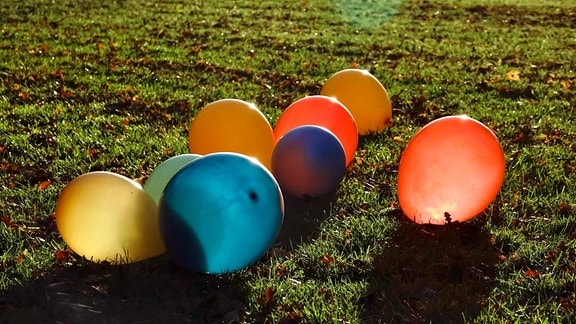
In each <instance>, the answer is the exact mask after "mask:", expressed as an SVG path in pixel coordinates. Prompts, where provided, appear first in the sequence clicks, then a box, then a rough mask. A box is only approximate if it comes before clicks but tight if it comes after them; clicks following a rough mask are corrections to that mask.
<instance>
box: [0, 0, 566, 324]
mask: <svg viewBox="0 0 576 324" xmlns="http://www.w3.org/2000/svg"><path fill="white" fill-rule="evenodd" d="M575 16H576V7H575V5H574V4H573V3H571V2H569V1H518V0H509V1H505V2H501V1H493V0H482V1H471V0H465V1H436V0H433V1H423V0H407V1H403V2H401V1H389V2H384V1H357V0H350V1H326V0H308V1H259V2H255V1H220V2H214V3H211V2H206V1H193V0H190V1H184V0H173V1H146V0H124V1H116V2H105V3H99V2H93V1H70V0H63V1H58V2H53V1H45V0H36V1H32V0H27V1H15V0H8V1H4V2H2V4H0V22H1V23H0V26H1V27H0V33H1V34H2V37H0V62H1V63H0V112H1V113H0V174H1V175H2V176H1V178H0V189H1V191H0V215H1V223H0V248H1V250H0V252H1V254H0V290H1V295H0V296H1V297H0V310H1V312H0V314H1V315H0V316H1V319H2V320H1V321H2V322H57V321H58V322H122V323H124V322H146V321H151V322H159V321H167V320H174V321H178V322H284V323H289V322H351V323H357V322H409V323H421V322H435V323H446V322H456V323H457V322H478V323H509V322H519V323H526V322H528V323H530V322H531V323H534V322H538V323H568V322H570V321H571V320H574V319H575V318H576V312H575V309H576V252H575V251H576V189H574V188H575V187H576V186H575V185H576V183H575V179H576V164H575V161H576V153H575V152H576V127H575V126H574V124H573V123H572V119H573V116H574V114H575V112H576V111H575V107H576V96H575V95H574V93H575V92H574V91H575V90H574V89H576V72H575V69H576V60H575V58H574V50H575V49H576V38H574V35H573V30H574V28H575V27H576V26H575V23H574V22H575V19H574V18H575ZM349 67H358V68H363V69H368V70H370V71H371V72H372V73H373V74H374V75H375V76H376V77H377V78H378V79H380V80H381V82H382V83H383V84H384V85H385V87H386V88H387V90H388V92H389V94H390V95H391V98H392V103H393V107H394V116H393V119H394V120H393V125H392V126H391V127H390V128H388V129H386V130H385V131H384V132H382V133H380V134H376V135H370V136H366V137H362V138H361V139H360V144H359V148H358V152H357V160H356V163H354V164H353V165H352V166H351V168H350V169H349V170H348V171H347V174H346V178H345V179H344V181H343V182H342V185H341V187H340V188H339V189H338V191H337V192H336V193H335V194H334V195H332V196H329V197H325V198H322V199H316V200H306V201H301V200H297V199H288V200H287V204H286V218H285V224H284V226H283V229H282V232H281V233H280V237H279V239H278V242H277V244H275V245H274V246H273V247H272V249H271V250H270V252H269V253H268V254H267V255H266V256H265V257H264V258H263V259H262V260H260V261H259V262H258V263H256V264H255V265H253V266H250V267H248V268H246V269H244V270H242V271H240V272H238V273H234V274H230V275H226V276H207V275H200V274H194V273H188V272H186V271H184V270H182V269H180V268H178V267H176V266H174V265H173V264H172V263H171V262H170V261H169V260H168V259H167V258H166V257H159V258H157V259H154V260H149V261H144V262H141V263H138V264H132V265H122V266H111V265H107V264H93V263H90V262H87V261H85V260H82V259H81V258H79V257H78V256H76V255H75V254H74V253H72V252H71V251H70V250H68V249H67V248H66V246H65V244H64V243H63V242H62V240H61V238H60V237H59V234H58V232H57V230H56V227H55V223H54V218H53V213H54V206H55V202H56V200H57V198H58V195H59V193H60V190H61V189H62V188H63V187H64V186H65V185H66V184H67V183H68V182H70V181H71V180H72V179H74V178H75V177H77V176H79V175H81V174H83V173H86V172H89V171H95V170H107V171H112V172H117V173H120V174H124V175H126V176H129V177H131V178H141V177H145V176H147V175H149V174H150V173H151V172H152V170H153V169H154V167H155V166H156V165H158V164H159V163H160V162H162V161H163V160H165V159H167V158H168V157H170V156H173V155H175V154H179V153H186V152H187V128H188V126H189V123H190V121H191V120H192V118H193V117H194V116H195V114H196V113H197V112H198V111H199V110H200V109H201V108H202V107H203V106H205V105H206V104H208V103H210V102H212V101H215V100H218V99H222V98H238V99H242V100H247V101H251V102H254V103H256V105H257V106H258V107H259V108H260V109H261V110H262V111H263V112H264V113H265V115H266V116H267V117H268V118H269V120H270V122H271V123H272V124H274V122H275V120H276V119H277V118H278V116H279V115H280V113H281V111H282V109H284V108H286V107H287V106H288V105H289V104H290V103H291V102H293V101H295V100H297V99H299V98H301V97H303V96H305V95H313V94H318V93H319V91H320V88H321V86H322V84H323V82H324V81H325V80H326V79H327V78H328V77H329V76H330V75H332V74H333V73H335V72H337V71H339V70H341V69H344V68H349ZM462 113H465V114H468V115H470V116H472V117H473V118H476V119H478V120H480V121H482V122H483V123H485V124H486V125H488V126H489V127H491V128H492V129H493V130H494V131H495V132H496V134H497V136H498V137H499V139H500V141H501V144H502V146H503V149H504V151H505V154H506V163H507V165H506V167H507V174H506V179H505V183H504V185H503V187H502V190H501V192H500V194H499V195H498V197H497V198H496V199H495V201H494V202H493V204H492V205H491V206H490V207H489V208H487V209H486V211H485V212H484V213H483V214H482V215H479V216H478V217H477V218H475V219H473V220H472V221H469V222H467V223H463V224H450V225H448V226H442V227H430V226H417V225H414V224H412V223H411V222H410V221H408V220H407V219H406V218H405V217H404V216H403V215H402V213H401V211H400V209H399V207H398V203H397V197H396V186H395V184H396V170H397V168H398V162H399V158H400V156H401V153H402V150H403V148H404V147H405V146H406V143H407V141H408V140H409V139H410V138H411V136H412V135H414V134H415V133H416V131H418V129H420V128H421V127H422V126H424V125H425V124H426V123H427V122H429V121H431V120H434V119H436V118H438V117H441V116H446V115H451V114H462Z"/></svg>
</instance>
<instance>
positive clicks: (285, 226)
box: [275, 193, 336, 249]
mask: <svg viewBox="0 0 576 324" xmlns="http://www.w3.org/2000/svg"><path fill="white" fill-rule="evenodd" d="M335 202H336V194H335V193H331V194H329V195H326V196H323V197H319V198H297V197H293V196H290V195H284V221H283V223H282V228H281V229H280V233H279V234H278V237H277V238H276V243H275V245H280V246H281V247H283V248H285V249H290V248H292V247H294V246H296V245H298V244H301V243H305V242H308V241H309V240H310V239H311V238H312V237H313V235H315V234H317V233H318V229H319V228H320V224H321V223H322V222H324V221H325V220H326V219H327V218H328V217H329V216H330V209H331V208H332V205H333V204H334V203H335Z"/></svg>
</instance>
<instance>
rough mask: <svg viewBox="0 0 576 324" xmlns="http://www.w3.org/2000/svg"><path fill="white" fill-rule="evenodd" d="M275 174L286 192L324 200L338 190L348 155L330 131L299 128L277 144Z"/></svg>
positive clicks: (273, 157)
mask: <svg viewBox="0 0 576 324" xmlns="http://www.w3.org/2000/svg"><path fill="white" fill-rule="evenodd" d="M272 173H273V174H274V177H275V178H276V180H277V181H278V183H279V184H280V188H282V191H283V192H284V193H287V194H290V195H291V196H294V197H321V196H324V195H326V194H328V193H330V192H333V191H335V190H336V189H337V188H338V186H339V184H340V182H341V181H342V178H343V177H344V174H345V173H346V154H345V153H344V148H343V147H342V143H340V140H339V139H338V137H336V135H334V134H333V133H332V132H330V131H329V130H328V129H326V128H324V127H320V126H314V125H307V126H300V127H296V128H294V129H292V130H291V131H289V132H287V133H286V134H285V135H284V136H283V137H282V138H280V140H278V143H276V146H275V148H274V151H273V153H272Z"/></svg>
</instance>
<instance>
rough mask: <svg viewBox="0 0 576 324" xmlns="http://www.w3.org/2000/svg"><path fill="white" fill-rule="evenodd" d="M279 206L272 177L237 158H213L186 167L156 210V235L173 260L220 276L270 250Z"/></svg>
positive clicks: (279, 222)
mask: <svg viewBox="0 0 576 324" xmlns="http://www.w3.org/2000/svg"><path fill="white" fill-rule="evenodd" d="M283 218H284V201H283V198H282V193H281V191H280V187H279V186H278V183H277V182H276V180H275V179H274V177H273V176H272V173H271V172H270V171H268V169H267V168H266V167H265V166H264V165H262V164H261V163H260V162H258V161H257V160H255V159H253V158H249V157H247V156H245V155H242V154H238V153H224V152H220V153H212V154H207V155H205V156H203V157H200V158H198V159H197V160H195V161H194V162H192V163H189V164H187V165H185V166H184V167H183V168H182V169H180V170H179V171H178V172H177V173H176V174H175V175H174V176H173V177H172V179H171V180H170V182H169V183H168V185H167V186H166V188H165V189H164V193H163V195H162V198H161V199H160V204H159V225H160V234H161V236H162V239H163V241H164V243H165V245H166V249H167V251H168V255H169V256H170V257H171V258H172V260H173V261H174V262H175V263H177V264H179V265H181V266H183V267H185V268H187V269H190V270H193V271H196V272H202V273H210V274H222V273H228V272H234V271H237V270H240V269H242V268H245V267H246V266H249V265H250V264H252V263H254V262H256V261H258V260H259V259H260V258H261V257H262V255H264V253H266V251H267V250H268V249H269V248H270V247H271V246H272V244H273V243H274V241H275V240H276V237H277V235H278V233H279V232H280V228H281V226H282V222H283Z"/></svg>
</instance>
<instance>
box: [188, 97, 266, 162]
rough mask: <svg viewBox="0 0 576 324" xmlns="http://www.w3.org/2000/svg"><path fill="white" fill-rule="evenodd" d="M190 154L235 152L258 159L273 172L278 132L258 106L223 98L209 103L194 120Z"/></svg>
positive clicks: (190, 133) (190, 137)
mask: <svg viewBox="0 0 576 324" xmlns="http://www.w3.org/2000/svg"><path fill="white" fill-rule="evenodd" d="M188 145H189V148H190V153H195V154H200V155H206V154H209V153H216V152H234V153H240V154H244V155H247V156H250V157H253V158H256V159H257V160H258V161H260V163H262V164H263V165H264V166H266V167H267V168H268V170H270V168H271V164H272V151H273V150H274V133H273V130H272V127H271V126H270V123H269V122H268V120H267V119H266V117H265V116H264V114H263V113H262V112H261V111H260V110H258V108H256V106H255V105H254V104H251V103H248V102H245V101H242V100H238V99H222V100H218V101H215V102H212V103H210V104H208V105H207V106H206V107H204V108H203V109H202V110H201V111H200V112H199V113H198V114H197V115H196V117H195V118H194V120H193V121H192V124H191V125H190V131H189V134H188Z"/></svg>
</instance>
